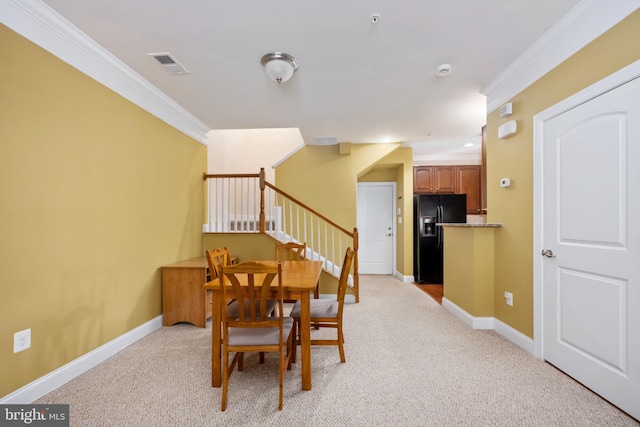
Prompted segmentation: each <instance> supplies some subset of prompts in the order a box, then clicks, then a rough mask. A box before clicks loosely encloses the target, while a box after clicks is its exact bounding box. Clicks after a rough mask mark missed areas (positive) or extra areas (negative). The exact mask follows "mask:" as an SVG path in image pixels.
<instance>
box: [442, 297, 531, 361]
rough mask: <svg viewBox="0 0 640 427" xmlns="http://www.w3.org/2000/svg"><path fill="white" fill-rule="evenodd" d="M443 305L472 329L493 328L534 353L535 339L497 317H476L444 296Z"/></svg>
mask: <svg viewBox="0 0 640 427" xmlns="http://www.w3.org/2000/svg"><path fill="white" fill-rule="evenodd" d="M442 307H443V308H444V309H445V310H447V311H448V312H449V313H451V314H453V315H454V316H455V317H457V318H458V319H459V320H461V321H462V323H464V324H465V325H467V326H468V327H470V328H472V329H493V330H495V331H496V332H497V333H499V334H500V335H502V336H503V337H504V338H506V339H507V340H509V341H511V342H512V343H514V344H515V345H517V346H518V347H520V348H522V349H523V350H525V351H526V352H528V353H531V354H534V345H533V339H531V338H529V337H528V336H526V335H524V334H523V333H522V332H520V331H518V330H516V329H514V328H512V327H511V326H509V325H507V324H506V323H504V322H502V321H500V320H498V319H496V318H495V317H474V316H472V315H470V314H469V313H467V312H466V311H464V310H463V309H461V308H460V307H458V306H457V305H455V304H454V303H452V302H451V301H449V300H448V299H446V298H442Z"/></svg>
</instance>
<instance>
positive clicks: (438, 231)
mask: <svg viewBox="0 0 640 427" xmlns="http://www.w3.org/2000/svg"><path fill="white" fill-rule="evenodd" d="M436 214H437V218H436V239H437V242H438V243H437V244H438V249H440V248H441V247H442V227H441V226H440V225H438V224H440V223H441V222H442V206H437V207H436Z"/></svg>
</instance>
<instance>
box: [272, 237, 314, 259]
mask: <svg viewBox="0 0 640 427" xmlns="http://www.w3.org/2000/svg"><path fill="white" fill-rule="evenodd" d="M306 253H307V244H306V243H295V242H287V243H280V242H278V243H276V261H305V260H306V259H307V258H306Z"/></svg>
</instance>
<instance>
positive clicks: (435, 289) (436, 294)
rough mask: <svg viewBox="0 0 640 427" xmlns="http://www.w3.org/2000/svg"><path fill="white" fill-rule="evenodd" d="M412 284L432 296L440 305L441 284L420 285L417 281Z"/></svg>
mask: <svg viewBox="0 0 640 427" xmlns="http://www.w3.org/2000/svg"><path fill="white" fill-rule="evenodd" d="M414 285H416V286H417V287H418V289H421V290H422V291H424V292H425V293H426V294H427V295H429V296H430V297H431V298H433V299H434V300H435V301H436V302H437V303H438V304H440V305H442V296H443V295H444V291H443V288H442V285H421V284H418V283H414Z"/></svg>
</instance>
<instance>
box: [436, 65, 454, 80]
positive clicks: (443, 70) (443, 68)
mask: <svg viewBox="0 0 640 427" xmlns="http://www.w3.org/2000/svg"><path fill="white" fill-rule="evenodd" d="M450 72H451V64H440V65H438V68H436V76H438V77H444V76H446V75H447V74H449V73H450Z"/></svg>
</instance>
